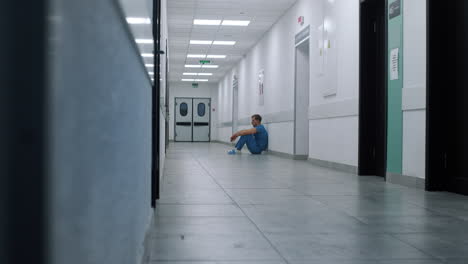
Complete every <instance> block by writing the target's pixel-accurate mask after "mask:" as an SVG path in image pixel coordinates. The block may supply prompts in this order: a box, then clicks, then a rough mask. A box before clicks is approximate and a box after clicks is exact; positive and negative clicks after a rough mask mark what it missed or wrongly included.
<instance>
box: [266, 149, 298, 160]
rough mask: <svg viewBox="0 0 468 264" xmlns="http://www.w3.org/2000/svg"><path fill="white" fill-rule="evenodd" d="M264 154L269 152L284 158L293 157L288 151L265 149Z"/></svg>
mask: <svg viewBox="0 0 468 264" xmlns="http://www.w3.org/2000/svg"><path fill="white" fill-rule="evenodd" d="M265 154H271V155H275V156H278V157H281V158H285V159H294V155H292V154H289V153H284V152H280V151H274V150H266V151H265Z"/></svg>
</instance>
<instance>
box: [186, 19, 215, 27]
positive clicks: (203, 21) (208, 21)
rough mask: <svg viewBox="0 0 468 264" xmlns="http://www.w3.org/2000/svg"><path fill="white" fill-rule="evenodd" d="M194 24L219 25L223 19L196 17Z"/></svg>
mask: <svg viewBox="0 0 468 264" xmlns="http://www.w3.org/2000/svg"><path fill="white" fill-rule="evenodd" d="M193 24H194V25H204V26H219V25H220V24H221V20H213V19H194V20H193Z"/></svg>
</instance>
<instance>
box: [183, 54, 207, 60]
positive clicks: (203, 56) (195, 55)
mask: <svg viewBox="0 0 468 264" xmlns="http://www.w3.org/2000/svg"><path fill="white" fill-rule="evenodd" d="M205 57H206V55H203V54H188V55H187V58H202V59H203V58H205Z"/></svg>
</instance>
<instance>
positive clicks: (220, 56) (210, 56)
mask: <svg viewBox="0 0 468 264" xmlns="http://www.w3.org/2000/svg"><path fill="white" fill-rule="evenodd" d="M206 57H207V58H209V59H225V58H226V55H208V56H206Z"/></svg>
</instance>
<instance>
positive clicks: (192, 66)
mask: <svg viewBox="0 0 468 264" xmlns="http://www.w3.org/2000/svg"><path fill="white" fill-rule="evenodd" d="M185 68H201V65H190V64H186V65H185Z"/></svg>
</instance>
